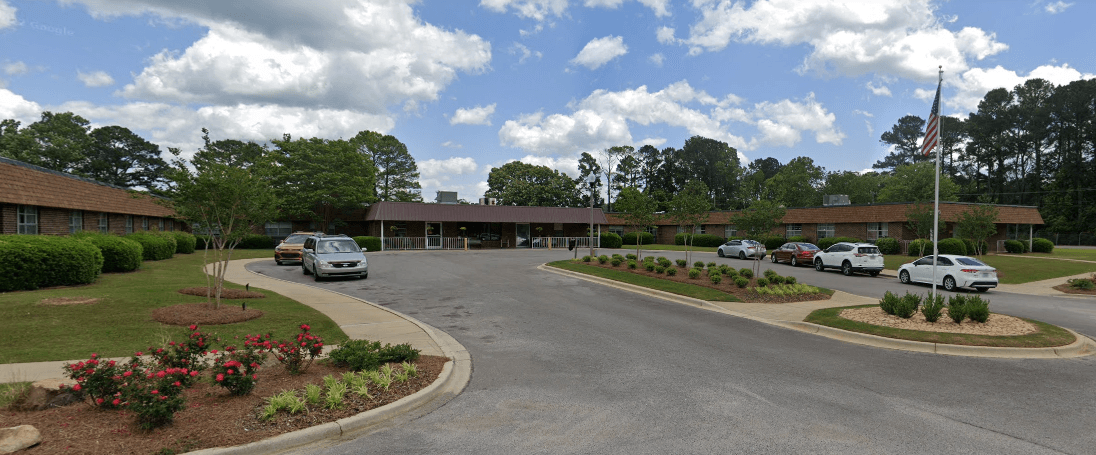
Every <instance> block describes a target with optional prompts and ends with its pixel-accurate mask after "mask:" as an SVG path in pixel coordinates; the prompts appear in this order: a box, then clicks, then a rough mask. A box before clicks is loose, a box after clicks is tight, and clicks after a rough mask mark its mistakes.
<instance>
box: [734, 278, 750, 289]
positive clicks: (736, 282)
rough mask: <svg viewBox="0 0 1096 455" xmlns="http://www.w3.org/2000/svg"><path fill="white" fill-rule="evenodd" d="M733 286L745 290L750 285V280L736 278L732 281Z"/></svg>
mask: <svg viewBox="0 0 1096 455" xmlns="http://www.w3.org/2000/svg"><path fill="white" fill-rule="evenodd" d="M734 285H735V286H738V287H739V288H745V287H746V286H749V285H750V280H747V279H746V278H745V277H738V278H735V279H734Z"/></svg>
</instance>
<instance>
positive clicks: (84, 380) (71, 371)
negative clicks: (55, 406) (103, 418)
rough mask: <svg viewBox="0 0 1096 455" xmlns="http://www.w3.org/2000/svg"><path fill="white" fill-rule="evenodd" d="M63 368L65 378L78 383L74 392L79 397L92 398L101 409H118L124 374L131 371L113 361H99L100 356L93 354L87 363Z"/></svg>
mask: <svg viewBox="0 0 1096 455" xmlns="http://www.w3.org/2000/svg"><path fill="white" fill-rule="evenodd" d="M63 368H64V370H65V376H67V377H68V378H69V379H72V380H74V381H76V384H75V385H73V386H72V392H73V393H74V394H75V395H76V396H78V397H88V398H90V399H91V402H92V404H93V405H94V406H98V407H101V408H113V407H118V405H119V404H120V403H119V402H118V398H119V397H120V396H121V385H122V383H123V379H124V377H123V374H125V373H126V372H130V370H131V368H130V367H128V366H123V365H120V364H118V363H117V362H115V361H113V360H105V361H104V360H99V355H98V354H92V355H91V358H90V359H88V360H85V361H81V362H76V363H70V364H66V365H65V366H64V367H63ZM130 374H132V373H130Z"/></svg>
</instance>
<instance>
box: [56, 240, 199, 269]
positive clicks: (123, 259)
mask: <svg viewBox="0 0 1096 455" xmlns="http://www.w3.org/2000/svg"><path fill="white" fill-rule="evenodd" d="M184 234H185V232H184ZM191 237H193V236H191ZM73 238H77V239H80V240H83V241H85V242H88V243H91V244H92V245H95V247H96V248H98V249H99V252H100V253H101V254H102V255H103V270H102V271H103V273H115V272H131V271H134V270H137V269H138V268H139V267H141V258H142V257H143V254H142V251H143V247H141V244H140V243H137V242H136V241H134V240H130V239H126V238H122V237H119V236H116V235H106V234H99V233H93V232H82V233H79V234H75V235H73ZM191 243H193V242H191Z"/></svg>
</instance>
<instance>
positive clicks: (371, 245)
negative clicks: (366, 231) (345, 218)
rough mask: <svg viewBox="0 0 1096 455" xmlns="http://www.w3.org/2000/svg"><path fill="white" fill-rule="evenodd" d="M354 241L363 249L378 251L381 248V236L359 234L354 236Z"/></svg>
mask: <svg viewBox="0 0 1096 455" xmlns="http://www.w3.org/2000/svg"><path fill="white" fill-rule="evenodd" d="M354 243H357V244H358V246H359V247H361V249H362V250H363V251H380V250H381V238H380V237H373V236H369V235H360V236H357V237H354Z"/></svg>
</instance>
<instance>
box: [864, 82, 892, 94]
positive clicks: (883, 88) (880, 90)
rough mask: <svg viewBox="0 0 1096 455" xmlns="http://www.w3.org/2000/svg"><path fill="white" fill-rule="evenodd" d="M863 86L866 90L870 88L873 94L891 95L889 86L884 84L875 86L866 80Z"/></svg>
mask: <svg viewBox="0 0 1096 455" xmlns="http://www.w3.org/2000/svg"><path fill="white" fill-rule="evenodd" d="M865 86H866V87H867V88H868V90H871V93H872V94H873V95H875V96H891V91H890V88H888V87H887V86H886V85H883V84H879V86H878V87H876V86H875V84H874V83H873V82H868V83H867V85H865Z"/></svg>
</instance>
